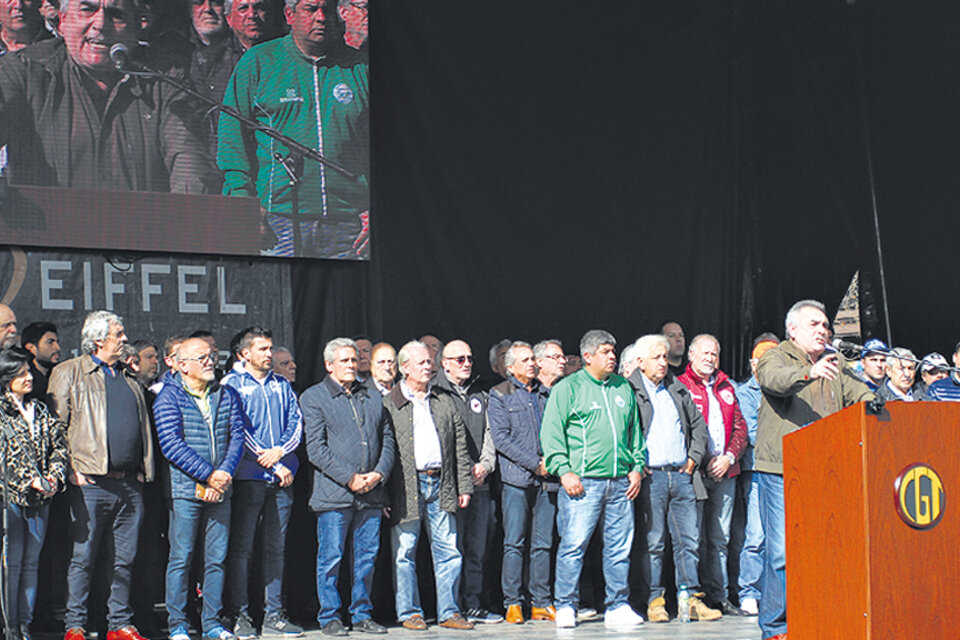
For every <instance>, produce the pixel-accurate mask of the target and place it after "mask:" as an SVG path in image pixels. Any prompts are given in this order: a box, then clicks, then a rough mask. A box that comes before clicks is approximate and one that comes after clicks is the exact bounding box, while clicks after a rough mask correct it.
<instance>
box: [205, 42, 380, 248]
mask: <svg viewBox="0 0 960 640" xmlns="http://www.w3.org/2000/svg"><path fill="white" fill-rule="evenodd" d="M367 69H368V64H367V59H366V56H365V54H363V53H359V52H355V51H352V50H350V51H339V52H337V53H331V54H330V55H327V56H323V57H321V58H318V59H313V58H310V57H307V56H305V55H304V54H303V53H302V52H301V51H300V49H298V48H297V45H296V44H295V43H294V41H293V38H292V36H289V35H288V36H284V37H282V38H277V39H275V40H271V41H269V42H265V43H263V44H260V45H257V46H255V47H253V48H252V49H250V51H248V52H247V53H246V54H245V55H244V56H243V57H242V58H241V59H240V61H239V62H238V63H237V66H236V68H235V69H234V72H233V76H232V77H231V78H230V83H229V84H228V85H227V91H226V94H225V95H224V97H223V104H224V105H227V106H231V107H234V108H235V109H237V110H238V111H239V112H240V113H242V114H243V115H246V116H248V117H250V118H253V119H254V120H257V121H259V122H262V123H263V124H265V125H270V126H272V127H274V128H276V129H277V130H279V131H280V132H281V133H283V134H286V135H287V136H290V137H291V138H293V139H295V140H297V141H298V142H300V143H301V144H304V145H306V146H308V147H311V148H313V149H316V150H317V151H318V152H320V153H321V154H322V155H323V156H325V157H326V158H327V159H329V160H331V161H333V162H335V163H337V164H339V165H341V166H343V167H344V168H346V169H347V170H349V171H351V172H352V173H354V174H356V175H357V176H359V179H358V180H352V179H350V178H346V177H344V176H343V175H341V174H339V173H337V172H336V171H334V170H332V169H330V168H327V167H324V166H323V165H321V164H320V163H317V162H314V161H312V160H306V161H305V163H304V170H303V180H302V182H301V186H300V201H299V209H300V212H301V213H309V214H315V215H316V216H317V218H319V219H320V220H321V224H323V221H324V220H327V221H330V222H331V223H332V224H335V225H336V226H337V227H338V228H340V229H343V227H344V225H353V227H354V228H351V229H347V230H345V231H347V232H349V233H352V237H350V238H349V240H350V242H352V241H353V239H354V238H355V237H356V234H357V233H359V232H360V218H359V214H360V213H361V212H364V211H368V210H369V208H370V189H369V184H368V181H367V174H368V171H367V168H368V165H369V155H370V111H369V85H368V82H367ZM219 136H220V141H219V146H218V148H217V165H218V166H219V167H220V169H221V170H222V171H223V174H224V175H223V178H224V182H223V194H224V195H227V196H250V197H257V198H259V199H260V206H261V207H262V208H263V209H265V210H267V211H270V212H273V213H281V214H283V213H289V212H290V211H291V201H290V183H289V178H288V176H287V173H286V171H285V170H284V168H283V167H282V166H281V165H280V164H279V163H278V162H277V161H276V159H275V158H274V154H275V153H280V154H281V155H282V156H285V155H286V154H287V151H288V149H287V148H286V147H285V146H283V145H281V144H279V143H277V142H275V141H273V140H272V139H271V138H269V137H267V136H266V135H265V134H263V133H260V132H256V133H253V132H250V131H248V130H246V129H245V128H244V127H243V126H242V125H241V124H240V123H239V122H238V121H237V120H235V119H234V118H232V117H230V116H228V115H225V114H222V115H221V116H220V124H219ZM349 233H348V235H349ZM349 246H350V245H349V243H348V244H347V247H349ZM326 257H333V256H329V255H328V256H326Z"/></svg>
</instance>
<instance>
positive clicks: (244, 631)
mask: <svg viewBox="0 0 960 640" xmlns="http://www.w3.org/2000/svg"><path fill="white" fill-rule="evenodd" d="M233 635H235V636H236V637H237V640H256V638H257V628H256V627H255V626H253V620H251V619H250V616H248V615H247V614H245V613H244V612H243V611H241V612H240V613H239V614H238V615H237V621H236V622H235V623H233Z"/></svg>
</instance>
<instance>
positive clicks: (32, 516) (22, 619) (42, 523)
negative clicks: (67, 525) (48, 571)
mask: <svg viewBox="0 0 960 640" xmlns="http://www.w3.org/2000/svg"><path fill="white" fill-rule="evenodd" d="M49 513H50V505H49V504H45V505H43V506H40V507H21V506H19V505H15V504H12V503H11V504H9V505H8V506H7V527H8V528H7V535H6V536H5V537H4V542H5V543H6V549H5V552H6V554H7V575H8V576H9V582H8V583H7V606H8V607H9V610H8V611H7V622H9V623H10V628H11V629H13V630H14V633H18V632H19V630H18V628H17V625H27V624H30V623H31V622H33V605H34V603H35V602H36V600H37V567H38V566H39V565H40V548H41V547H42V546H43V537H44V534H45V533H46V531H47V517H48V516H49Z"/></svg>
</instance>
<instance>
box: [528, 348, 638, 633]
mask: <svg viewBox="0 0 960 640" xmlns="http://www.w3.org/2000/svg"><path fill="white" fill-rule="evenodd" d="M615 347H616V339H615V338H614V337H613V336H612V335H610V334H609V333H607V332H606V331H603V330H599V329H594V330H592V331H588V332H587V333H586V334H585V335H584V336H583V339H582V340H581V341H580V353H581V356H582V357H583V362H584V367H583V369H581V370H580V371H578V372H576V373H575V374H572V375H570V376H568V377H566V378H564V379H563V380H561V381H560V382H558V383H557V384H556V386H554V387H553V390H552V392H551V394H550V400H549V401H548V403H547V408H546V410H545V412H544V416H543V424H542V427H541V430H540V443H541V446H542V448H543V455H544V458H545V461H546V467H547V471H548V472H549V473H550V474H551V475H555V476H559V477H560V482H561V484H562V485H563V491H560V492H559V496H558V498H557V503H558V508H559V518H558V526H559V530H560V547H559V549H558V550H557V569H556V581H555V584H554V601H555V602H556V606H557V615H556V621H557V627H560V628H562V627H573V626H575V625H576V607H577V604H578V603H579V593H578V585H579V582H580V570H581V569H582V567H583V555H584V552H585V551H586V549H587V545H588V544H589V542H590V537H591V535H592V534H593V530H594V528H595V527H596V526H597V524H598V523H599V522H600V521H601V518H602V522H603V524H602V526H603V573H604V576H605V578H606V614H605V620H606V623H607V626H608V627H614V628H629V627H634V626H636V625H639V624H641V623H642V622H643V618H641V617H640V616H639V615H637V614H636V613H635V612H634V611H633V609H631V608H630V605H629V604H627V596H628V595H629V587H628V584H627V575H628V573H629V569H630V546H631V544H632V543H633V499H634V498H636V497H637V494H638V493H639V491H640V480H641V472H642V471H643V466H644V464H645V460H646V447H645V446H644V443H643V434H642V433H641V430H640V420H639V417H638V414H637V404H636V399H635V398H634V395H633V388H632V387H631V386H630V383H629V382H627V381H626V380H625V379H624V378H623V377H621V376H619V375H616V374H614V373H613V372H614V370H615V368H616V366H617V356H616V352H615Z"/></svg>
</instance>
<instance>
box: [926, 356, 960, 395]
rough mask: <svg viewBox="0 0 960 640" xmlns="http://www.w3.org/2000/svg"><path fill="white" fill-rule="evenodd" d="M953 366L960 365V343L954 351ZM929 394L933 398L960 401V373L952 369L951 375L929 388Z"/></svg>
mask: <svg viewBox="0 0 960 640" xmlns="http://www.w3.org/2000/svg"><path fill="white" fill-rule="evenodd" d="M953 366H954V367H960V344H957V348H956V349H955V350H954V352H953ZM927 395H929V396H930V399H931V400H949V401H951V402H960V374H958V373H957V371H952V372H951V373H950V375H948V376H947V377H945V378H943V379H942V380H937V381H936V382H934V383H933V384H931V385H930V386H929V388H928V389H927Z"/></svg>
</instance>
